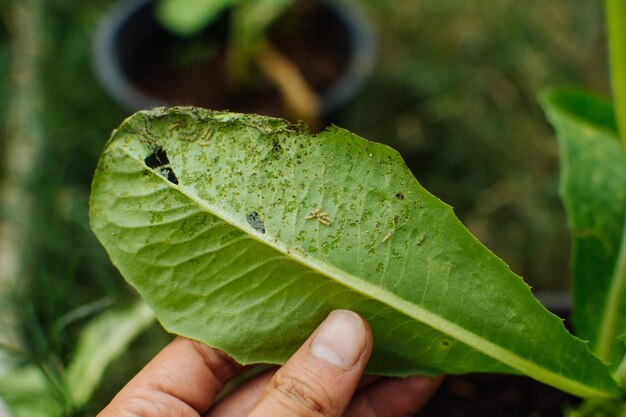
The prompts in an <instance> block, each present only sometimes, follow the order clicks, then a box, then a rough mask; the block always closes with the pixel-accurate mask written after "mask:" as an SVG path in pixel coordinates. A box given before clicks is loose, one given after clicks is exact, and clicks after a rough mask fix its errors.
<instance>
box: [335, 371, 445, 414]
mask: <svg viewBox="0 0 626 417" xmlns="http://www.w3.org/2000/svg"><path fill="white" fill-rule="evenodd" d="M442 379H443V378H436V379H433V378H429V377H426V376H412V377H408V378H404V379H403V378H385V379H383V380H381V381H379V382H378V383H376V384H373V385H372V386H370V387H368V388H366V389H364V390H362V391H360V392H359V394H358V395H357V396H356V397H355V398H354V400H353V401H352V403H351V404H350V406H349V407H348V409H347V410H346V414H345V417H406V416H412V415H413V414H415V413H416V412H417V411H418V410H419V409H420V408H422V407H423V406H424V404H425V403H426V402H427V401H428V400H429V399H430V397H431V396H432V395H433V394H434V393H435V391H436V390H437V388H438V387H439V384H441V381H442Z"/></svg>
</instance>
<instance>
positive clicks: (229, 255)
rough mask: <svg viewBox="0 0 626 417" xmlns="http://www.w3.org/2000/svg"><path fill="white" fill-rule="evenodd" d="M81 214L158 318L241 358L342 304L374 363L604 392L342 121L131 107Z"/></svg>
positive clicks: (392, 164) (585, 363)
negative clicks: (314, 124) (359, 327)
mask: <svg viewBox="0 0 626 417" xmlns="http://www.w3.org/2000/svg"><path fill="white" fill-rule="evenodd" d="M90 210H91V222H92V227H93V229H94V231H95V232H96V234H97V236H98V238H99V239H100V240H101V242H102V243H103V244H104V246H105V248H106V249H107V251H108V252H109V254H110V256H111V259H112V260H113V262H114V263H115V265H116V266H117V267H118V268H119V269H120V271H121V272H122V274H123V275H124V276H125V277H126V279H128V280H129V281H130V283H131V284H132V285H133V286H135V287H136V288H137V290H138V291H139V292H140V294H141V295H142V296H143V297H144V298H145V300H146V302H147V303H148V304H149V305H150V306H151V307H152V308H153V309H154V311H155V313H156V315H157V318H158V319H159V320H160V321H161V323H162V324H163V325H164V327H165V328H166V329H168V330H170V331H172V332H174V333H177V334H182V335H185V336H187V337H191V338H194V339H198V340H201V341H203V342H205V343H207V344H209V345H212V346H216V347H218V348H220V349H223V350H224V351H226V352H227V353H228V354H230V355H231V356H233V357H234V358H235V359H237V360H238V361H240V362H242V363H253V362H268V363H283V362H284V361H285V360H286V359H287V358H288V357H289V356H290V355H291V354H292V353H293V352H294V351H295V350H296V349H297V347H298V346H299V345H300V344H301V343H302V342H303V341H304V340H305V338H306V337H307V336H308V335H309V334H310V333H311V331H312V330H313V329H314V328H315V327H316V326H317V325H318V324H319V323H320V322H321V321H322V320H323V319H324V317H325V316H326V315H327V314H328V313H329V312H330V311H331V310H332V309H335V308H346V309H352V310H355V311H357V312H359V313H360V314H362V315H363V316H364V317H365V318H366V319H367V320H368V321H369V323H370V324H371V326H372V329H373V332H374V343H375V346H374V353H373V355H372V360H371V362H370V365H369V371H370V372H373V373H378V374H387V375H407V374H415V373H422V372H423V373H427V374H436V373H439V372H445V373H463V372H471V371H495V372H511V373H516V372H521V373H526V374H529V375H532V376H533V377H534V378H536V379H538V380H541V381H543V382H546V383H548V384H552V385H554V386H557V387H559V388H561V389H563V390H566V391H569V392H572V393H575V394H578V395H581V396H613V395H618V393H619V390H618V388H617V386H616V384H615V382H614V381H613V380H612V378H611V377H610V375H609V373H608V370H607V369H606V367H605V366H604V365H603V364H602V363H601V362H600V361H598V360H597V359H596V358H595V356H593V355H592V354H591V353H590V351H589V349H588V348H587V346H586V345H585V344H584V343H583V342H581V341H579V340H578V339H575V338H574V337H572V336H571V335H570V334H569V333H568V332H567V331H566V330H565V328H564V326H563V324H562V322H561V320H559V319H558V318H557V317H556V316H553V315H552V314H550V313H549V312H547V311H546V310H545V309H544V308H543V307H542V306H541V305H540V304H539V303H538V302H537V301H536V300H535V299H534V298H533V296H532V294H531V292H530V289H529V288H528V286H527V285H526V284H525V283H524V282H523V281H522V280H521V278H520V277H518V276H516V275H515V274H513V273H512V272H511V271H510V270H509V268H508V267H507V266H506V265H505V264H504V263H503V262H502V261H501V260H499V259H498V258H497V257H495V256H494V255H493V254H492V253H491V252H490V251H489V250H487V249H486V248H485V247H484V246H482V245H481V244H480V243H479V242H478V241H477V240H476V239H475V238H474V237H473V236H472V235H471V234H470V233H469V232H468V231H467V230H466V229H465V228H464V227H463V226H462V225H461V223H460V222H459V221H458V220H457V219H456V217H455V216H454V214H453V212H452V209H451V208H450V207H449V206H447V205H445V204H444V203H442V202H441V201H439V200H438V199H437V198H436V197H434V196H432V195H431V194H429V193H428V192H427V191H426V190H424V189H423V188H422V187H421V186H420V185H419V184H418V182H417V181H416V180H415V178H414V177H413V176H412V175H411V173H410V171H409V170H408V168H407V167H406V165H405V164H404V162H403V161H402V159H401V157H400V156H399V155H398V153H396V152H395V151H393V150H392V149H390V148H388V147H386V146H383V145H380V144H376V143H372V142H368V141H366V140H364V139H361V138H359V137H358V136H356V135H353V134H351V133H349V132H347V131H345V130H343V129H340V128H335V127H333V128H329V129H327V130H326V131H324V132H322V133H320V134H318V135H310V134H308V133H307V132H306V131H305V130H304V129H303V128H302V127H299V126H294V125H289V124H288V123H287V122H285V121H282V120H280V119H273V118H267V117H262V116H244V115H239V114H231V113H219V112H211V111H208V110H203V109H193V108H173V109H170V110H167V109H156V110H153V111H148V112H140V113H137V114H135V115H134V116H132V117H130V118H129V119H128V120H126V121H125V122H124V123H123V124H122V125H121V126H120V128H119V129H118V130H117V131H116V132H115V133H114V135H113V137H112V139H111V140H110V141H109V143H108V144H107V146H106V149H105V151H104V153H103V155H102V157H101V160H100V162H99V165H98V168H97V171H96V174H95V178H94V181H93V188H92V195H91V208H90Z"/></svg>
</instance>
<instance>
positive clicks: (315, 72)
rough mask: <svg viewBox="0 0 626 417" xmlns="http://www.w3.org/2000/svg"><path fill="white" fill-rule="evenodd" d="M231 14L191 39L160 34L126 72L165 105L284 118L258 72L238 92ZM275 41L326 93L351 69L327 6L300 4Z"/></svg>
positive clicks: (342, 33)
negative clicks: (229, 63) (233, 78)
mask: <svg viewBox="0 0 626 417" xmlns="http://www.w3.org/2000/svg"><path fill="white" fill-rule="evenodd" d="M227 33H228V16H227V15H224V16H222V18H221V19H219V21H218V22H217V23H216V24H214V25H212V26H211V27H209V28H207V30H206V31H205V32H204V33H202V34H201V35H198V36H196V37H194V38H192V39H181V38H178V37H176V36H174V35H172V34H170V33H168V32H166V31H165V30H155V31H153V32H152V33H150V34H148V38H147V39H145V40H144V41H143V42H141V47H140V48H137V50H136V51H134V52H133V53H131V54H130V56H131V59H129V60H128V62H127V64H126V68H125V71H126V73H127V75H128V77H129V78H130V79H131V81H132V82H133V83H135V84H136V85H137V86H138V87H139V89H140V90H142V91H144V92H145V93H147V94H148V95H150V96H153V97H155V98H158V99H161V100H163V101H164V102H168V103H172V104H181V105H197V106H202V107H207V108H212V109H228V110H231V111H240V112H249V113H259V114H265V115H270V116H283V115H284V114H283V112H282V102H281V98H280V96H279V94H278V92H277V90H276V88H275V87H274V86H273V85H271V83H269V82H268V81H267V80H265V79H264V78H263V77H262V76H261V75H260V74H253V75H252V77H253V79H252V81H251V82H250V83H249V86H247V88H246V89H245V90H239V91H236V90H233V88H232V86H231V85H230V84H229V80H228V74H227V72H226V65H225V64H226V39H227ZM270 39H271V40H272V43H273V44H274V45H275V46H276V47H277V48H278V49H279V50H280V51H281V52H282V53H283V54H284V55H286V56H287V57H288V58H290V59H291V60H292V61H293V62H294V63H295V64H296V65H297V66H298V67H299V68H300V70H301V71H302V75H303V77H304V78H305V79H306V80H307V82H308V83H309V84H310V85H311V86H312V87H313V88H314V90H315V91H318V92H324V91H325V90H326V89H328V88H329V87H330V86H331V85H333V83H334V82H335V81H336V80H337V79H338V78H339V77H340V75H341V74H342V73H343V71H345V69H346V67H347V65H348V53H347V49H348V48H349V45H348V33H347V31H346V28H345V27H344V26H343V25H342V22H341V21H339V19H338V17H337V16H335V15H334V14H333V13H331V12H330V11H329V9H328V7H327V6H325V5H324V3H320V2H304V1H302V2H298V3H296V5H295V7H294V9H293V12H291V13H290V14H288V15H286V16H284V17H283V18H281V19H279V21H277V22H276V24H274V25H273V27H272V30H271V31H270Z"/></svg>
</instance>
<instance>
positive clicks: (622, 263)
mask: <svg viewBox="0 0 626 417" xmlns="http://www.w3.org/2000/svg"><path fill="white" fill-rule="evenodd" d="M622 1H623V2H624V3H626V1H624V0H622ZM624 294H626V222H625V223H624V230H623V232H622V241H621V243H620V247H619V253H618V255H617V260H616V262H615V269H614V270H613V276H612V277H611V287H610V288H609V292H608V298H607V300H606V304H605V306H604V312H603V314H602V321H601V322H600V332H599V333H598V344H597V345H596V348H595V349H594V350H595V353H596V354H597V355H598V357H600V359H603V360H605V361H607V362H609V361H610V359H611V350H612V349H613V346H614V345H615V342H616V340H617V337H618V336H619V334H618V333H617V323H618V320H620V319H621V317H620V311H621V306H622V303H624V302H625V301H624Z"/></svg>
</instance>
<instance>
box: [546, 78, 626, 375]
mask: <svg viewBox="0 0 626 417" xmlns="http://www.w3.org/2000/svg"><path fill="white" fill-rule="evenodd" d="M543 105H544V108H545V109H546V112H547V115H548V118H549V119H550V121H551V123H552V124H553V126H554V128H555V129H556V132H557V136H558V140H559V146H560V149H561V187H560V188H561V190H560V191H561V198H562V200H563V203H564V205H565V210H566V212H567V217H568V223H569V227H570V229H571V231H572V240H573V245H572V275H573V288H574V306H575V309H574V314H573V320H574V325H575V328H576V333H577V334H578V335H579V336H580V337H582V338H583V339H586V340H589V341H591V347H592V350H593V351H594V352H596V353H597V354H598V356H599V357H600V358H602V359H604V360H605V361H608V362H611V364H612V365H611V368H613V369H614V367H616V366H617V365H618V363H619V360H620V359H621V358H622V357H623V356H624V353H625V349H624V347H623V346H621V344H618V343H616V340H617V336H618V335H620V334H622V333H623V332H625V331H626V243H625V242H624V240H625V237H626V229H625V226H626V224H625V219H626V158H625V157H624V153H623V151H622V148H621V144H620V142H619V139H618V135H617V128H616V123H615V117H614V114H613V109H612V107H611V104H610V103H609V102H608V101H606V100H604V99H601V98H599V97H596V96H592V95H589V94H586V93H583V92H578V91H572V90H561V91H554V92H550V93H548V94H546V95H545V96H544V98H543Z"/></svg>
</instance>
